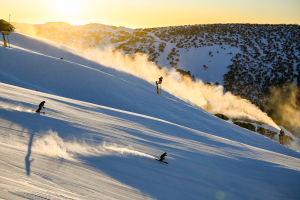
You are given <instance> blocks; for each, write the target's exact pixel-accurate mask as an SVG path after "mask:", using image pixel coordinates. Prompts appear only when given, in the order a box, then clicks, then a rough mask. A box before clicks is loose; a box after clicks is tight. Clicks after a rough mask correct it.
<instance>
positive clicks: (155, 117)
mask: <svg viewBox="0 0 300 200" xmlns="http://www.w3.org/2000/svg"><path fill="white" fill-rule="evenodd" d="M11 43H12V45H11V48H4V47H3V45H2V43H0V58H1V64H0V68H1V70H0V82H1V83H0V148H1V156H0V166H1V167H0V170H1V171H0V198H4V199H299V197H300V191H299V189H298V185H299V183H300V179H299V178H300V154H299V152H297V151H294V150H291V149H289V148H286V147H284V146H282V145H280V144H278V143H277V142H274V141H272V140H270V139H268V138H266V137H263V136H261V135H259V134H257V133H254V132H251V131H248V130H246V129H243V128H241V127H238V126H235V125H233V124H232V123H230V122H226V121H223V120H221V119H219V118H216V117H215V116H213V115H211V114H209V113H207V112H206V111H204V110H202V109H201V108H199V107H197V106H195V105H193V104H189V103H187V102H186V101H183V100H181V99H179V98H177V97H175V96H174V95H172V94H170V93H168V92H167V91H164V90H163V91H162V95H157V94H156V93H155V92H156V91H155V85H154V84H153V83H151V82H149V81H146V80H145V79H141V78H140V77H137V76H134V75H131V74H128V73H125V72H123V71H120V70H116V69H113V68H109V67H105V66H102V65H99V64H98V63H96V62H92V61H90V60H88V59H85V58H84V57H81V56H78V52H76V50H74V49H70V48H67V47H64V46H62V45H59V44H56V43H52V42H48V41H44V40H39V39H35V38H32V37H27V36H25V35H21V34H16V33H14V34H12V36H11ZM82 54H83V53H82ZM61 57H63V58H64V59H63V60H61ZM36 90H38V91H36ZM41 101H46V104H45V107H46V109H45V112H46V114H45V115H44V114H37V113H33V112H32V110H35V109H36V108H37V105H38V104H39V103H40V102H41ZM163 152H167V153H168V157H167V159H168V162H169V165H166V164H164V163H160V162H157V161H155V160H154V158H155V157H159V155H160V154H162V153H163Z"/></svg>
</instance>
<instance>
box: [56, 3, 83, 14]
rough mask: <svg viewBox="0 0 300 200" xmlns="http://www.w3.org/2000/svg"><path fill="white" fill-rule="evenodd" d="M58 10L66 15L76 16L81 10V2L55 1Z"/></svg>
mask: <svg viewBox="0 0 300 200" xmlns="http://www.w3.org/2000/svg"><path fill="white" fill-rule="evenodd" d="M55 4H56V6H57V8H58V9H59V10H60V11H61V12H62V13H64V14H74V13H75V12H76V11H77V10H78V9H79V4H80V0H55Z"/></svg>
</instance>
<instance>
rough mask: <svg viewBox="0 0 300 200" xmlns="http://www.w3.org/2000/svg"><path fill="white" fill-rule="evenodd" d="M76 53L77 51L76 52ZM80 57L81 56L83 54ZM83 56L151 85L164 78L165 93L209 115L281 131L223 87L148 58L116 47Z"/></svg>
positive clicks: (260, 112)
mask: <svg viewBox="0 0 300 200" xmlns="http://www.w3.org/2000/svg"><path fill="white" fill-rule="evenodd" d="M73 53H74V52H73ZM78 55H80V56H82V53H81V54H79V53H78ZM84 57H85V58H87V59H89V60H91V61H94V62H97V63H99V64H101V65H103V66H106V67H110V68H114V69H116V70H119V71H123V72H126V73H130V74H132V75H135V76H137V77H140V78H142V79H144V80H146V81H148V82H150V83H152V84H155V81H156V80H157V79H158V77H161V76H162V77H164V82H163V86H164V89H165V90H166V91H168V92H169V93H171V94H173V95H175V96H176V97H178V98H180V99H182V100H184V101H187V102H189V103H193V104H196V105H198V106H200V107H201V108H203V109H205V110H207V111H208V112H210V113H213V114H216V113H221V114H224V115H226V116H228V117H230V118H234V119H240V120H251V121H257V122H258V121H259V122H262V123H265V124H268V125H270V126H273V127H274V128H276V129H278V130H279V129H280V128H279V127H278V126H277V125H276V124H275V122H274V121H273V120H272V119H271V118H270V117H268V115H267V114H266V113H264V112H262V111H261V110H260V109H259V108H258V107H257V106H255V105H254V104H252V103H251V102H250V101H248V100H246V99H243V98H241V97H239V96H236V95H233V94H231V93H230V92H226V93H224V88H223V86H221V85H218V86H209V85H205V84H204V83H203V82H202V80H200V79H196V81H193V80H191V79H190V78H189V77H185V76H181V75H180V74H179V73H178V72H176V70H175V69H173V68H172V69H168V68H166V67H163V68H161V69H160V68H158V67H157V66H156V64H155V63H153V62H149V61H148V55H146V54H140V53H136V54H134V55H132V54H131V55H124V54H123V53H121V52H114V51H113V48H112V47H110V48H107V49H106V50H94V49H91V50H89V51H88V53H86V54H84Z"/></svg>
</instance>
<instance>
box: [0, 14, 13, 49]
mask: <svg viewBox="0 0 300 200" xmlns="http://www.w3.org/2000/svg"><path fill="white" fill-rule="evenodd" d="M14 29H15V27H14V26H13V25H11V24H10V23H9V22H7V21H5V20H3V19H1V20H0V31H1V33H2V36H3V43H4V46H5V47H7V42H6V39H5V35H7V37H8V35H9V34H11V32H13V31H14Z"/></svg>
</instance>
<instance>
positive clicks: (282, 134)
mask: <svg viewBox="0 0 300 200" xmlns="http://www.w3.org/2000/svg"><path fill="white" fill-rule="evenodd" d="M284 135H285V134H284V132H283V130H280V133H279V143H280V144H283V140H282V138H283V136H284Z"/></svg>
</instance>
